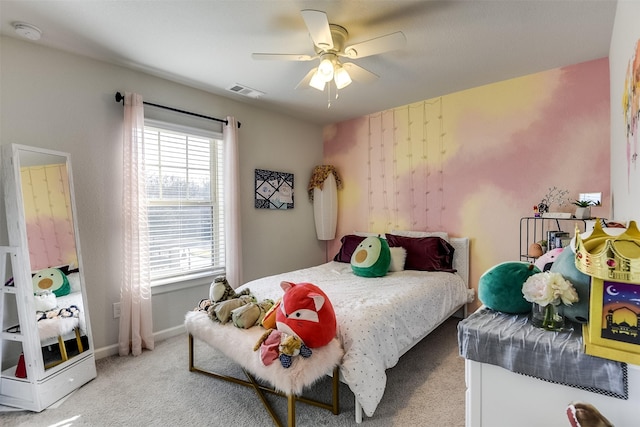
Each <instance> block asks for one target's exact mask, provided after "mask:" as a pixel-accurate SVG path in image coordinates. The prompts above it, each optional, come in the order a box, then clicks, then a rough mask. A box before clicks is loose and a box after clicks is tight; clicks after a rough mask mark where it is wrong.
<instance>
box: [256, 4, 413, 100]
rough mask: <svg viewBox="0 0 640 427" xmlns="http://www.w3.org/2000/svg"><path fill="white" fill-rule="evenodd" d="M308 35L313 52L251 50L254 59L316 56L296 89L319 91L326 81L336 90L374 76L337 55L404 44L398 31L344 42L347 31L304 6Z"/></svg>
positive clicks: (349, 55) (378, 51)
mask: <svg viewBox="0 0 640 427" xmlns="http://www.w3.org/2000/svg"><path fill="white" fill-rule="evenodd" d="M301 14H302V18H303V19H304V21H305V24H306V26H307V29H308V30H309V35H310V36H311V39H312V41H313V47H314V51H315V55H307V54H292V53H254V54H253V55H252V57H253V58H254V59H266V60H280V61H313V60H316V59H320V64H319V65H318V67H316V68H313V69H311V70H310V71H309V72H308V73H307V75H306V76H305V77H304V78H303V79H302V80H301V81H300V83H298V85H297V86H296V89H302V88H307V87H313V88H315V89H318V90H320V91H323V90H324V88H325V85H326V83H329V84H331V82H332V81H333V82H334V83H335V86H336V88H337V89H342V88H344V87H346V86H348V85H349V84H351V81H352V78H353V80H356V81H359V82H364V83H368V82H371V81H374V80H376V79H377V78H378V76H377V75H376V74H374V73H372V72H371V71H368V70H366V69H364V68H362V67H360V66H358V65H356V64H355V63H353V62H344V63H343V62H341V60H340V59H341V58H346V59H351V60H357V59H360V58H364V57H366V56H372V55H379V54H381V53H385V52H388V51H391V50H396V49H401V48H402V47H404V45H405V43H406V38H405V36H404V34H403V33H402V32H400V31H397V32H395V33H391V34H387V35H384V36H380V37H376V38H373V39H369V40H366V41H363V42H360V43H357V44H353V45H347V41H348V39H349V32H348V31H347V29H346V28H345V27H343V26H341V25H337V24H330V23H329V20H328V18H327V14H326V13H325V12H322V11H319V10H311V9H306V10H302V11H301Z"/></svg>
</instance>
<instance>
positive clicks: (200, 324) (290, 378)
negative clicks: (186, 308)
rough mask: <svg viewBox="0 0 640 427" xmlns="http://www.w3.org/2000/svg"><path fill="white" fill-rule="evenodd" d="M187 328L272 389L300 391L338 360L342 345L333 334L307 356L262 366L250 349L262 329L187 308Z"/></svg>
mask: <svg viewBox="0 0 640 427" xmlns="http://www.w3.org/2000/svg"><path fill="white" fill-rule="evenodd" d="M185 326H186V328H187V332H189V333H190V334H191V335H193V336H194V338H197V339H199V340H201V341H204V342H205V343H207V344H208V345H210V346H211V347H213V348H215V349H216V350H219V351H220V352H222V353H223V354H224V355H225V356H227V357H228V358H229V359H231V360H233V361H234V362H236V363H238V364H239V365H240V366H242V367H243V368H245V369H246V370H247V371H248V372H249V373H251V374H252V375H254V376H256V377H257V378H259V379H262V380H264V381H267V382H268V383H269V384H271V385H272V386H273V388H274V389H276V390H278V391H280V392H282V393H285V394H293V395H300V394H301V393H302V390H303V389H304V387H306V386H309V385H311V384H313V383H314V382H315V381H317V380H318V379H320V378H321V377H323V376H324V375H326V374H329V373H331V371H332V370H333V368H334V367H336V366H338V365H339V364H340V361H341V360H342V355H343V351H342V347H341V346H340V342H339V341H338V339H337V338H334V339H333V340H332V341H331V342H330V343H329V344H327V345H326V346H324V347H320V348H314V349H312V351H313V354H312V355H311V357H309V358H304V357H294V360H293V364H292V365H291V367H289V368H283V367H282V365H281V364H280V362H279V361H277V360H276V361H275V362H274V363H272V364H271V365H269V366H264V365H263V364H262V362H261V360H260V351H253V347H254V345H255V344H256V343H257V342H258V340H259V339H260V337H261V336H262V334H263V333H264V332H265V329H264V328H262V327H260V326H254V327H252V328H249V329H240V328H237V327H235V326H233V325H232V324H231V323H227V324H225V325H223V324H221V323H217V322H214V321H212V320H211V319H210V318H209V316H208V315H207V313H206V312H204V311H190V312H188V313H187V314H186V316H185Z"/></svg>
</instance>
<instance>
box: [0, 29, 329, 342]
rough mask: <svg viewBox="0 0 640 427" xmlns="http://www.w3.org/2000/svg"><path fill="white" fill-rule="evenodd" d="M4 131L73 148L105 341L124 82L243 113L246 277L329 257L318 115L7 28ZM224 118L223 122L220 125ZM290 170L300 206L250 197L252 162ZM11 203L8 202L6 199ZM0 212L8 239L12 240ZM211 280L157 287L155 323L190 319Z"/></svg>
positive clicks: (181, 102) (114, 287) (116, 253)
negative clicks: (320, 195) (307, 118)
mask: <svg viewBox="0 0 640 427" xmlns="http://www.w3.org/2000/svg"><path fill="white" fill-rule="evenodd" d="M0 90H1V91H2V92H1V99H0V143H2V144H6V143H19V144H25V145H31V146H36V147H43V148H49V149H54V150H59V151H66V152H69V153H71V157H72V164H73V173H74V184H75V190H76V201H77V208H78V209H77V211H78V223H79V232H80V241H81V247H82V258H83V261H84V269H85V277H86V281H87V294H88V298H89V310H90V311H89V313H90V316H91V322H92V327H93V335H94V343H95V346H96V348H97V349H101V348H103V349H104V348H107V347H108V346H111V345H113V344H115V343H116V342H117V339H118V323H117V320H115V319H113V315H112V304H113V303H114V302H116V301H118V300H119V298H120V297H119V295H120V263H121V260H120V253H121V250H120V247H121V238H120V236H121V182H122V178H121V176H122V174H121V169H122V168H121V164H122V148H121V147H122V116H123V109H122V105H121V104H118V103H116V102H115V99H114V94H115V92H116V91H121V92H124V91H131V92H138V93H140V94H142V95H143V97H144V98H145V99H146V100H148V101H151V102H155V103H158V104H163V105H169V106H173V107H178V108H182V109H185V110H188V111H194V112H198V113H201V114H206V115H210V116H214V117H221V118H224V117H225V116H227V115H232V116H235V117H236V118H237V119H238V120H239V121H240V122H241V123H242V127H241V129H240V149H239V153H240V175H241V192H240V197H241V198H242V232H243V237H242V245H243V255H244V263H243V274H244V279H245V280H250V279H254V278H257V277H260V276H264V275H268V274H275V273H280V272H283V271H287V270H293V269H296V268H301V267H307V266H311V265H314V264H318V263H320V262H323V261H324V258H325V256H324V244H323V243H322V242H319V241H318V240H317V239H316V236H315V228H314V223H313V209H312V206H311V204H310V203H309V201H308V198H307V196H306V186H307V182H308V179H309V177H310V175H311V171H312V169H313V166H314V165H316V164H319V163H320V162H321V161H322V130H321V128H320V127H319V126H317V125H315V124H310V123H304V122H300V121H299V120H296V119H293V118H290V117H287V116H283V115H280V114H277V113H275V112H273V111H268V110H261V109H257V108H255V107H251V106H249V105H248V104H245V103H242V102H238V101H236V100H232V99H227V98H223V97H220V96H216V95H212V94H210V93H207V92H204V91H201V90H197V89H193V88H190V87H187V86H183V85H180V84H176V83H172V82H169V81H167V80H163V79H160V78H156V77H152V76H149V75H147V74H144V73H140V72H135V71H132V70H128V69H126V68H122V67H119V66H114V65H110V64H107V63H103V62H99V61H95V60H91V59H87V58H83V57H79V56H75V55H71V54H68V53H65V52H62V51H58V50H53V49H48V48H43V47H41V46H39V45H37V44H34V43H30V42H25V41H21V40H17V39H13V38H7V37H1V38H0ZM145 110H146V113H148V115H149V116H152V117H154V118H158V119H163V118H164V119H166V118H167V117H168V116H167V115H169V116H171V118H172V119H175V120H178V121H180V122H182V123H183V124H187V125H194V123H197V124H199V125H205V126H209V127H211V126H214V128H215V126H219V125H215V124H214V122H209V121H203V120H200V119H193V118H188V116H184V115H179V114H173V113H167V112H162V110H157V109H155V111H154V109H153V108H146V109H145ZM217 130H219V127H218V129H217ZM256 168H261V169H270V170H277V171H286V172H291V173H293V174H294V179H295V183H294V186H295V208H294V209H293V210H290V211H276V212H272V211H267V210H258V209H255V208H254V205H253V203H254V199H253V194H254V191H253V187H254V169H256ZM1 210H3V209H0V211H1ZM5 224H6V222H5V220H4V214H1V215H0V244H3V245H6V244H8V243H7V242H6V235H7V234H6V230H5V229H3V228H4V226H5ZM208 289H209V283H208V282H207V283H203V284H201V285H200V286H197V287H194V288H190V289H188V290H186V291H182V292H170V293H162V294H156V295H154V296H153V310H154V332H159V331H163V330H166V329H170V328H174V327H176V326H179V325H182V323H183V321H184V314H185V312H186V311H187V310H190V309H192V308H193V307H195V305H196V304H197V303H198V301H199V300H200V299H201V298H205V297H206V296H207V295H208Z"/></svg>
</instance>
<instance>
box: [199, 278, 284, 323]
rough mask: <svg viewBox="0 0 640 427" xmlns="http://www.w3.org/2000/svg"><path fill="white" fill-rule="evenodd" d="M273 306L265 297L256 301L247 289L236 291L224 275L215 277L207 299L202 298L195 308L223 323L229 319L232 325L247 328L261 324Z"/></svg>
mask: <svg viewBox="0 0 640 427" xmlns="http://www.w3.org/2000/svg"><path fill="white" fill-rule="evenodd" d="M272 306H273V301H272V300H269V299H266V300H264V301H260V302H257V301H256V299H255V297H254V296H253V295H251V291H250V290H249V289H244V290H243V291H241V292H239V293H236V292H235V291H234V290H233V288H232V287H231V285H229V282H228V281H227V279H226V277H224V276H219V277H216V279H215V280H214V282H213V283H212V284H211V287H210V289H209V299H203V300H201V301H200V303H199V304H198V307H196V310H201V311H206V312H207V313H208V314H209V318H211V320H213V321H216V322H220V323H222V324H223V325H224V324H226V323H228V322H229V321H231V322H232V323H233V325H234V326H236V327H238V328H243V329H249V328H250V327H252V326H256V325H259V324H261V322H262V318H263V317H264V315H265V314H266V313H267V311H269V309H271V307H272Z"/></svg>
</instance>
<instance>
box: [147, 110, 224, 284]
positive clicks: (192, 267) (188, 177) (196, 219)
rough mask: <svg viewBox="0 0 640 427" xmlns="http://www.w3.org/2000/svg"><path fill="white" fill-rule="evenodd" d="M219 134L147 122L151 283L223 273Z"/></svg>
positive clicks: (221, 178)
mask: <svg viewBox="0 0 640 427" xmlns="http://www.w3.org/2000/svg"><path fill="white" fill-rule="evenodd" d="M222 145H223V144H222V136H221V135H220V134H219V133H214V132H209V131H203V130H198V129H192V128H184V127H179V126H175V125H171V124H166V123H160V122H153V121H150V120H146V121H145V129H144V154H143V156H142V158H143V159H144V165H145V174H146V186H147V203H148V206H147V209H148V222H149V254H150V255H149V256H150V268H151V280H152V284H153V285H157V284H161V283H167V282H171V281H179V280H181V279H187V278H191V277H197V276H199V275H211V274H219V273H222V272H224V268H225V259H224V255H225V252H224V209H223V206H224V205H223V196H224V191H223V169H222V167H223V161H222Z"/></svg>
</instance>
